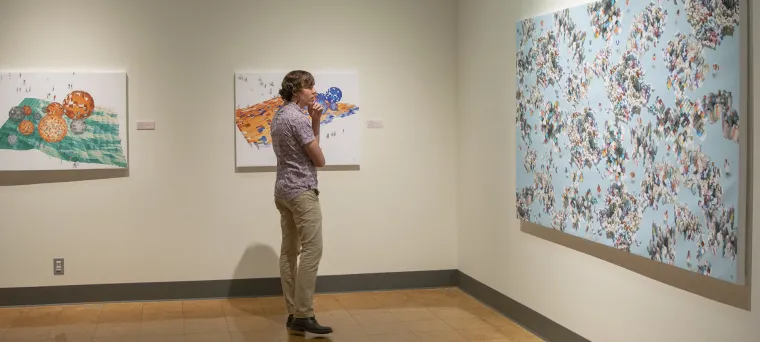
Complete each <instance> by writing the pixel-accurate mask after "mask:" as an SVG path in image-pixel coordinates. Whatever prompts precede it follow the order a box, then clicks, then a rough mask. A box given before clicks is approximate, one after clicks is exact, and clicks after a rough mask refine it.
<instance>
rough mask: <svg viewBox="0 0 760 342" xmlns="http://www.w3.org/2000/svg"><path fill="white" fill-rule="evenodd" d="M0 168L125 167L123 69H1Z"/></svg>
mask: <svg viewBox="0 0 760 342" xmlns="http://www.w3.org/2000/svg"><path fill="white" fill-rule="evenodd" d="M0 109H2V110H7V113H8V116H7V117H6V120H5V122H4V123H3V125H2V126H0V170H2V171H23V170H61V169H109V168H126V167H127V128H126V125H127V112H126V110H127V80H126V74H124V73H78V72H53V73H39V72H33V73H24V72H0Z"/></svg>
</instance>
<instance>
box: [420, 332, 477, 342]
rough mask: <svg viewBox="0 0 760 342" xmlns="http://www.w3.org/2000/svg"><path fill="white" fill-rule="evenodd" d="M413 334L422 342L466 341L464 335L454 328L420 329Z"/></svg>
mask: <svg viewBox="0 0 760 342" xmlns="http://www.w3.org/2000/svg"><path fill="white" fill-rule="evenodd" d="M414 334H415V335H417V337H419V338H420V340H421V341H422V342H467V339H465V338H464V336H462V335H460V334H459V333H458V332H456V331H454V330H441V331H421V332H415V333H414Z"/></svg>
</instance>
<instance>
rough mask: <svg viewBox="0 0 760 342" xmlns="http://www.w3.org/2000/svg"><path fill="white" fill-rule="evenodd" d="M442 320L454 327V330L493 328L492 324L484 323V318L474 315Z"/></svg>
mask: <svg viewBox="0 0 760 342" xmlns="http://www.w3.org/2000/svg"><path fill="white" fill-rule="evenodd" d="M443 321H444V322H446V324H448V325H450V326H451V327H452V328H454V330H464V329H469V330H471V329H490V328H493V326H492V325H490V324H488V323H486V322H485V321H484V320H482V319H480V318H478V317H475V316H473V317H460V318H452V319H444V320H443Z"/></svg>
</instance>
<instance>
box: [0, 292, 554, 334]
mask: <svg viewBox="0 0 760 342" xmlns="http://www.w3.org/2000/svg"><path fill="white" fill-rule="evenodd" d="M315 312H316V314H317V319H318V320H319V322H320V323H321V324H323V325H327V326H331V327H332V328H333V329H334V331H335V332H334V333H332V334H329V335H325V336H320V335H310V334H306V335H305V336H299V335H289V334H288V332H287V330H286V329H285V326H284V325H285V320H286V319H287V310H285V302H284V299H283V298H282V297H265V298H234V299H225V300H186V301H159V302H151V303H107V304H102V305H101V304H94V305H70V306H42V307H25V308H2V309H0V336H2V335H3V334H4V332H5V335H7V336H6V337H5V338H4V339H2V340H1V341H3V342H5V341H6V340H9V339H12V340H30V341H38V342H43V341H46V342H63V341H65V342H78V341H88V342H90V341H102V342H159V341H160V342H180V341H189V342H204V341H213V342H225V341H243V342H264V341H266V342H276V341H280V342H282V341H288V342H294V341H310V340H320V341H333V342H340V341H350V342H364V341H369V342H384V341H393V342H407V341H409V342H412V341H416V342H424V341H436V342H464V341H467V342H537V341H541V339H539V338H538V337H536V336H534V335H533V334H531V333H530V332H529V331H527V330H525V329H524V328H522V327H520V326H519V325H517V324H516V323H514V322H512V321H511V320H509V319H508V318H506V317H504V316H503V315H501V314H499V313H498V312H496V311H494V310H493V309H491V308H488V307H486V306H485V305H483V304H482V303H480V302H478V301H477V300H475V299H474V298H472V297H471V296H469V295H468V294H466V293H464V292H462V291H461V290H458V289H456V288H444V289H420V290H405V291H378V292H362V293H342V294H324V295H316V296H315ZM93 337H94V339H93Z"/></svg>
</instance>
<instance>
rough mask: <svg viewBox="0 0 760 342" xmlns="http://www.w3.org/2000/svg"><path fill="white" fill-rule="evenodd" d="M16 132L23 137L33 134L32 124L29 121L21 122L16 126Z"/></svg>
mask: <svg viewBox="0 0 760 342" xmlns="http://www.w3.org/2000/svg"><path fill="white" fill-rule="evenodd" d="M18 131H19V133H21V134H23V135H30V134H32V133H34V124H33V123H32V122H31V121H29V120H24V121H21V123H20V124H18Z"/></svg>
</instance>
